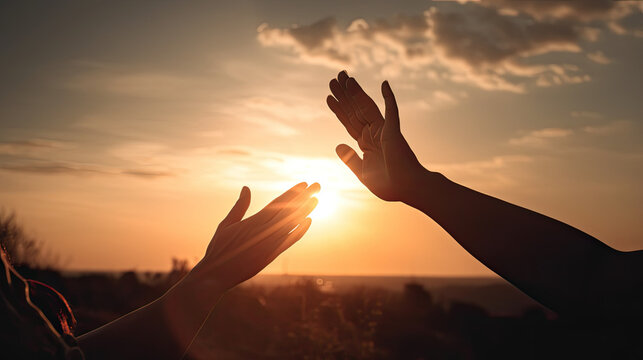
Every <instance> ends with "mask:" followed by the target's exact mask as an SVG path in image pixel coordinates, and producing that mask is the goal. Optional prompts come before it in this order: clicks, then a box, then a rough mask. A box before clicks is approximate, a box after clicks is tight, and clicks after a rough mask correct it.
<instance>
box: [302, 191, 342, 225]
mask: <svg viewBox="0 0 643 360" xmlns="http://www.w3.org/2000/svg"><path fill="white" fill-rule="evenodd" d="M315 197H316V198H317V199H318V200H319V202H318V203H317V207H316V208H315V210H313V212H312V213H310V215H309V216H310V218H311V219H313V220H323V219H327V218H329V217H331V215H333V214H334V213H335V212H336V211H337V206H338V204H339V202H340V198H339V195H338V194H337V193H336V192H334V191H332V190H324V188H323V186H322V189H321V191H320V192H319V193H317V194H316V195H315Z"/></svg>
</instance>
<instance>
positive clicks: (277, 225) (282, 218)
mask: <svg viewBox="0 0 643 360" xmlns="http://www.w3.org/2000/svg"><path fill="white" fill-rule="evenodd" d="M319 190H320V187H319V184H317V183H314V184H312V185H311V186H309V187H307V184H306V183H300V184H297V185H295V186H294V187H292V188H291V189H290V190H288V191H286V192H285V193H283V194H282V195H281V196H279V197H277V198H276V199H275V200H273V201H272V202H271V203H270V204H268V205H267V206H266V207H264V208H263V209H262V210H261V211H259V212H258V213H256V214H255V215H252V216H250V217H248V218H246V219H244V220H242V218H243V216H244V215H245V213H246V211H247V210H248V206H249V205H250V189H248V188H247V187H243V189H242V190H241V194H240V196H239V200H237V202H236V204H235V205H234V206H233V207H232V210H230V213H229V214H228V216H226V218H225V219H223V221H221V223H220V224H219V227H218V228H217V231H216V232H215V234H214V236H213V238H212V240H211V241H210V245H209V246H208V249H207V251H206V254H205V256H204V257H203V260H201V261H200V262H199V263H198V264H197V265H196V266H195V267H194V269H193V270H192V272H191V273H190V275H188V276H190V277H191V278H192V280H195V279H198V280H197V281H198V282H199V283H200V284H201V287H202V288H203V290H209V291H212V292H214V293H215V294H217V293H218V292H221V293H222V292H225V291H226V290H228V289H230V288H232V287H234V286H235V285H237V284H240V283H242V282H243V281H245V280H247V279H249V278H251V277H252V276H254V275H256V274H257V273H258V272H259V271H261V270H262V269H263V268H264V267H266V266H267V265H268V264H270V263H271V262H272V261H273V260H274V259H275V258H276V257H277V256H279V254H281V253H282V252H283V251H284V250H286V249H287V248H289V247H290V246H291V245H292V244H294V243H295V242H297V240H299V239H300V238H301V237H302V236H303V235H304V234H305V233H306V231H307V230H308V228H309V227H310V224H311V219H310V218H308V217H307V216H308V215H309V214H310V213H311V212H312V211H313V209H314V208H315V206H317V199H316V198H314V197H312V195H313V194H315V193H317V192H318V191H319Z"/></svg>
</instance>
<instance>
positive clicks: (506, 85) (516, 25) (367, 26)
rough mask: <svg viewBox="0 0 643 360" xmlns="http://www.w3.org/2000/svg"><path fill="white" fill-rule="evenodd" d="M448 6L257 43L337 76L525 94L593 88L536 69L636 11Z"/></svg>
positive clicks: (603, 4) (560, 66)
mask: <svg viewBox="0 0 643 360" xmlns="http://www.w3.org/2000/svg"><path fill="white" fill-rule="evenodd" d="M449 5H452V6H449V7H443V6H439V4H438V7H432V8H431V9H429V10H427V11H425V12H424V13H422V14H420V15H414V16H401V15H397V16H395V17H392V18H390V19H380V20H375V21H367V20H365V19H355V20H354V21H352V22H351V23H350V24H349V25H348V26H345V27H343V26H341V25H340V24H338V22H337V21H336V20H335V19H333V18H325V19H322V20H320V21H318V22H315V23H313V24H311V25H294V26H291V27H288V28H274V27H271V26H270V25H268V24H262V25H261V26H259V27H258V29H257V38H258V40H259V42H260V44H262V45H263V46H266V47H276V48H281V49H285V50H287V51H289V52H290V53H291V54H294V55H295V57H296V58H297V59H299V60H300V61H302V62H307V63H312V64H318V65H325V66H329V67H332V68H335V69H336V68H338V67H347V66H352V67H363V68H379V70H380V71H381V72H382V73H383V74H384V75H386V76H398V75H400V74H402V73H405V72H406V73H408V72H413V71H416V72H424V73H428V74H430V76H432V77H434V78H435V77H439V78H442V79H447V80H451V81H454V82H458V83H466V84H471V85H474V86H477V87H479V88H482V89H486V90H502V91H510V92H517V93H523V92H525V91H526V90H527V86H528V85H536V86H545V87H546V86H555V85H563V84H578V83H583V82H587V81H590V80H591V78H590V76H589V75H588V74H585V73H583V71H582V69H581V68H580V67H579V66H578V65H575V64H568V63H562V62H560V63H555V62H553V63H552V62H551V60H549V61H550V62H547V63H538V62H539V61H542V60H540V59H541V58H539V57H538V56H539V55H543V54H550V53H560V52H566V53H572V54H575V53H578V54H581V53H583V52H584V49H583V45H584V44H585V43H587V42H593V41H596V40H597V39H598V36H599V34H600V32H601V31H602V29H606V28H609V26H610V25H609V24H618V21H619V20H620V19H622V18H624V17H626V16H627V15H629V14H631V13H632V12H633V11H634V10H632V9H633V7H631V6H630V5H621V4H615V3H614V2H612V1H602V0H601V1H593V0H590V1H582V2H581V1H576V2H555V1H542V2H534V1H509V0H496V1H489V2H480V3H478V2H476V3H466V4H462V5H455V4H449ZM587 56H588V57H589V58H590V59H591V60H592V61H595V62H599V63H603V64H606V63H607V62H608V61H609V60H608V59H607V58H606V57H605V56H604V54H602V53H601V52H592V53H589V54H587ZM532 59H533V60H532ZM427 70H428V71H427Z"/></svg>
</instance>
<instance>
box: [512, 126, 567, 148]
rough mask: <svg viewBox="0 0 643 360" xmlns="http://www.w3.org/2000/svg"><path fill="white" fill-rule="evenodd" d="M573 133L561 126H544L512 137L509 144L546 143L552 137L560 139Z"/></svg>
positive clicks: (529, 144)
mask: <svg viewBox="0 0 643 360" xmlns="http://www.w3.org/2000/svg"><path fill="white" fill-rule="evenodd" d="M573 133H574V131H573V130H571V129H562V128H545V129H540V130H534V131H531V132H529V133H528V134H526V135H523V136H521V137H518V138H513V139H510V140H509V143H510V144H511V145H528V146H536V145H544V144H547V143H548V142H549V141H550V140H552V139H562V138H566V137H568V136H571V135H572V134H573Z"/></svg>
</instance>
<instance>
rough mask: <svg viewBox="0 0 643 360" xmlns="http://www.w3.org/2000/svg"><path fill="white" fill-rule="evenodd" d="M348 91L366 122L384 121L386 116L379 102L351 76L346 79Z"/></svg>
mask: <svg viewBox="0 0 643 360" xmlns="http://www.w3.org/2000/svg"><path fill="white" fill-rule="evenodd" d="M346 93H347V94H348V95H349V96H350V97H351V98H352V99H353V101H354V103H355V105H356V106H357V108H358V109H359V110H360V112H361V114H362V115H363V116H364V120H365V121H366V122H368V123H369V124H372V123H377V122H384V118H383V117H382V113H381V112H380V109H379V108H378V107H377V104H375V101H373V99H371V97H370V96H368V94H366V92H364V90H363V89H362V87H361V86H360V85H359V83H358V82H357V80H355V78H349V79H348V80H347V81H346Z"/></svg>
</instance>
